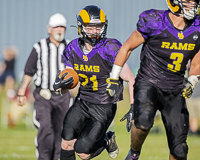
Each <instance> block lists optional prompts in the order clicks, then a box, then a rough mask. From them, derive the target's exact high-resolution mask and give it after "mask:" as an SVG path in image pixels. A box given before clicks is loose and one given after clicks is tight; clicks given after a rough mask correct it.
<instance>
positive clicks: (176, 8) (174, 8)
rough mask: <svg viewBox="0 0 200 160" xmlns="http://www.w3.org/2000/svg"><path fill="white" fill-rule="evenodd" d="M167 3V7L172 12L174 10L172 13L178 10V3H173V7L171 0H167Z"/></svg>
mask: <svg viewBox="0 0 200 160" xmlns="http://www.w3.org/2000/svg"><path fill="white" fill-rule="evenodd" d="M167 4H168V6H169V8H170V9H171V10H172V12H174V13H176V12H178V10H179V6H178V5H175V6H174V7H173V6H172V4H171V2H170V0H167Z"/></svg>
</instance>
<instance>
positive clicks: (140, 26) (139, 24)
mask: <svg viewBox="0 0 200 160" xmlns="http://www.w3.org/2000/svg"><path fill="white" fill-rule="evenodd" d="M145 17H147V14H146V13H145V12H143V13H141V14H140V16H139V20H138V22H137V30H138V31H139V32H140V33H141V34H142V36H143V37H144V38H145V39H148V32H147V26H146V23H147V21H146V19H145Z"/></svg>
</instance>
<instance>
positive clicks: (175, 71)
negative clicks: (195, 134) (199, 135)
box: [107, 0, 200, 160]
mask: <svg viewBox="0 0 200 160" xmlns="http://www.w3.org/2000/svg"><path fill="white" fill-rule="evenodd" d="M166 2H167V5H168V7H169V10H165V11H161V10H154V9H152V10H147V11H144V12H143V13H142V14H140V16H139V21H138V23H137V29H136V30H135V31H133V33H132V34H131V36H130V37H129V38H128V39H127V41H126V42H125V43H124V44H123V45H122V47H121V49H120V51H119V52H118V55H117V57H116V59H115V62H114V66H113V68H112V72H111V74H110V75H111V76H110V78H112V79H117V78H118V77H119V73H120V70H121V67H122V66H123V65H124V63H125V62H126V60H127V59H128V57H129V56H130V53H131V51H132V50H134V49H135V48H136V47H138V46H139V45H141V44H143V47H142V51H141V62H140V68H139V72H138V75H137V76H136V80H135V84H134V107H133V109H132V112H133V113H134V125H133V126H132V130H131V149H130V151H129V153H128V155H127V157H126V160H136V159H139V155H140V152H141V148H142V145H143V142H144V141H145V138H146V136H147V135H148V133H149V131H150V129H151V128H152V126H153V122H154V117H155V114H156V111H157V110H160V112H161V115H162V120H163V123H164V126H165V129H166V134H167V139H168V146H169V150H170V158H169V159H170V160H186V159H187V153H188V145H187V142H186V139H187V133H188V125H189V123H188V118H189V115H188V110H187V108H186V104H185V98H189V97H190V96H191V94H192V91H193V89H194V87H195V85H196V84H197V83H198V78H199V75H200V51H199V49H200V45H199V44H200V25H199V24H200V18H199V16H197V15H196V13H197V10H198V4H199V0H167V1H166ZM189 59H191V60H192V62H191V70H190V73H189V78H188V80H187V83H186V84H184V74H185V70H186V64H187V62H188V60H189ZM113 88H114V87H113ZM107 89H109V86H108V88H107Z"/></svg>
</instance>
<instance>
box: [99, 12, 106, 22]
mask: <svg viewBox="0 0 200 160" xmlns="http://www.w3.org/2000/svg"><path fill="white" fill-rule="evenodd" d="M100 20H101V23H105V21H106V15H105V13H104V12H103V10H102V9H100Z"/></svg>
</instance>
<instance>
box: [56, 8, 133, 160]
mask: <svg viewBox="0 0 200 160" xmlns="http://www.w3.org/2000/svg"><path fill="white" fill-rule="evenodd" d="M107 23H108V21H107V18H106V16H105V13H104V12H103V10H102V9H100V8H99V7H97V6H93V5H90V6H86V7H85V8H84V9H82V10H81V11H80V13H79V15H78V17H77V24H78V33H79V35H80V38H77V39H74V40H72V41H71V42H70V43H69V44H68V46H67V47H66V48H65V50H64V52H63V59H64V62H65V64H66V66H68V67H71V68H73V69H74V70H75V71H76V72H77V73H78V75H79V77H80V78H79V79H80V83H81V84H80V88H79V93H78V95H77V97H76V100H75V103H74V104H73V106H72V107H71V108H70V109H69V110H68V112H67V113H66V116H65V119H64V123H63V131H62V135H61V136H62V145H61V147H62V148H61V156H60V160H75V152H76V153H77V155H78V156H79V157H80V158H81V159H84V160H86V159H92V158H93V157H95V156H97V155H99V154H100V153H101V152H102V151H103V150H104V149H106V150H107V151H108V154H109V156H110V157H111V158H116V156H117V154H118V150H119V149H118V146H117V144H116V141H115V133H114V132H112V131H108V132H107V133H106V131H107V129H108V127H109V125H110V124H111V122H112V120H113V118H114V116H115V113H116V109H117V105H116V102H117V101H120V100H122V99H123V95H122V94H123V93H122V92H123V84H122V83H123V80H125V81H127V82H128V85H129V90H130V91H131V92H130V101H131V103H133V84H134V75H133V73H132V72H131V70H130V68H129V67H128V65H127V64H125V65H124V67H123V69H122V72H121V74H120V78H119V81H118V82H117V86H118V87H117V89H116V90H115V91H114V92H115V93H116V92H117V94H115V96H114V97H111V96H109V95H108V94H107V92H106V87H107V83H106V79H107V78H108V77H109V73H110V72H111V69H112V66H113V63H114V60H115V57H116V55H117V53H118V51H119V49H120V47H121V43H120V42H119V41H117V40H116V39H110V38H106V37H105V36H106V30H107ZM122 79H123V80H122ZM66 81H67V80H66ZM111 82H112V79H109V80H108V83H109V84H110V85H111V86H112V84H111ZM61 83H62V81H61ZM64 83H65V82H64ZM54 84H55V83H54ZM64 85H65V84H64ZM54 87H55V88H56V89H58V88H57V86H56V85H54ZM114 92H112V93H110V94H114Z"/></svg>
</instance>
